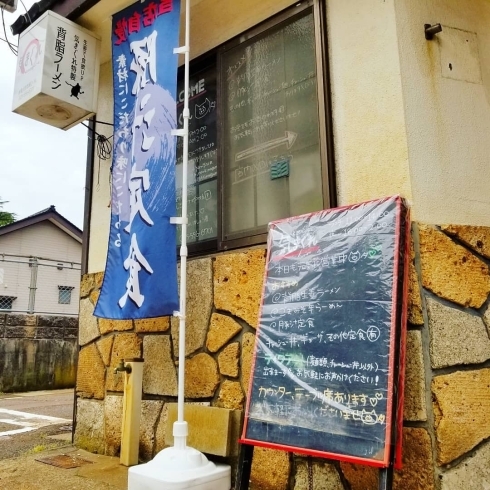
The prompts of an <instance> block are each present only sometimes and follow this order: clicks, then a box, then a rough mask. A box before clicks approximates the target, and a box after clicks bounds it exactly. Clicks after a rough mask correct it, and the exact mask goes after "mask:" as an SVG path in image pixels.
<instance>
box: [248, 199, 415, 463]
mask: <svg viewBox="0 0 490 490" xmlns="http://www.w3.org/2000/svg"><path fill="white" fill-rule="evenodd" d="M406 228H407V210H406V208H405V206H404V204H403V201H402V199H401V198H399V197H391V198H386V199H382V200H377V201H371V202H367V203H363V204H359V205H355V206H350V207H345V208H338V209H331V210H326V211H320V212H317V213H312V214H309V215H303V216H299V217H295V218H289V219H285V220H281V221H276V222H273V223H271V224H270V226H269V243H268V256H267V266H266V278H265V284H264V291H263V297H262V307H261V315H260V323H259V328H258V330H257V341H256V347H255V349H256V350H255V356H254V365H253V371H252V375H251V380H250V386H249V393H248V401H247V409H246V414H245V423H244V429H243V436H242V441H241V442H243V443H248V444H253V445H261V446H265V447H272V448H279V449H286V450H290V451H297V452H304V453H307V454H312V455H319V456H325V457H330V458H334V459H341V460H345V461H351V462H361V463H362V462H364V463H367V464H371V465H374V466H379V467H383V466H387V465H388V464H389V461H390V460H391V457H392V453H391V452H390V451H391V448H390V445H391V444H392V443H393V434H394V432H395V431H394V430H393V427H394V424H396V423H397V421H396V420H395V419H396V418H397V417H396V413H397V412H398V413H399V411H400V406H399V405H397V401H396V398H398V399H399V400H400V401H401V398H402V394H401V393H400V394H399V395H398V396H397V397H395V396H394V390H402V389H403V383H402V382H401V381H402V378H403V372H402V371H400V370H399V369H400V367H403V346H404V333H403V332H404V328H402V325H403V326H404V322H403V317H404V315H405V312H406V301H405V299H404V298H405V295H404V292H403V290H404V287H403V283H404V279H405V277H406V275H405V272H404V270H406V267H405V261H404V260H405V257H406V254H405V249H406V243H407V233H406ZM400 385H401V386H400ZM400 395H401V396H400Z"/></svg>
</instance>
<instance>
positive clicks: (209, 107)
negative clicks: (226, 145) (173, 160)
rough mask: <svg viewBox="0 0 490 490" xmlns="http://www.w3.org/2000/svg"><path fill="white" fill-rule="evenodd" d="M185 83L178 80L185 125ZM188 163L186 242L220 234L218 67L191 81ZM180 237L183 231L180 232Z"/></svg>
mask: <svg viewBox="0 0 490 490" xmlns="http://www.w3.org/2000/svg"><path fill="white" fill-rule="evenodd" d="M183 110H184V87H183V81H181V83H179V98H178V105H177V116H178V126H179V128H182V127H183V124H184V121H183ZM189 111H190V119H189V164H188V165H189V166H188V172H187V180H188V182H187V183H188V186H187V193H188V195H187V211H188V212H187V217H188V220H189V222H188V226H187V242H188V243H190V244H191V243H197V242H202V241H207V240H213V239H216V237H217V213H218V189H217V178H218V171H217V146H216V67H215V66H214V65H212V67H210V68H208V69H205V70H202V71H200V72H198V73H196V74H194V75H193V76H192V77H191V79H190V82H189ZM182 152H183V142H182V138H179V140H178V146H177V172H176V174H177V175H176V179H177V210H178V213H177V214H178V215H180V213H181V209H182ZM178 239H179V241H180V235H179V236H178Z"/></svg>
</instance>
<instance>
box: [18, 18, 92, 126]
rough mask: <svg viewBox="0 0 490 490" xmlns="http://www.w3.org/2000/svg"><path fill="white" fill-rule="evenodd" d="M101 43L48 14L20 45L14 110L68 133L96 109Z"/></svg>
mask: <svg viewBox="0 0 490 490" xmlns="http://www.w3.org/2000/svg"><path fill="white" fill-rule="evenodd" d="M99 47H100V41H99V40H98V39H97V38H96V37H95V35H94V34H92V33H91V32H90V31H87V30H86V29H83V28H82V27H80V26H78V25H77V24H74V23H73V22H71V21H69V20H67V19H65V18H63V17H61V16H59V15H58V14H55V13H54V12H51V11H48V12H46V13H45V14H44V15H42V16H41V17H40V18H39V19H38V20H37V21H36V22H35V23H34V24H32V25H31V26H30V27H29V28H28V29H26V30H25V31H24V32H23V33H22V34H21V35H20V39H19V55H18V62H17V70H16V76H15V87H14V98H13V105H12V110H13V111H14V112H16V113H17V114H21V115H23V116H26V117H29V118H31V119H35V120H37V121H41V122H44V123H47V124H49V125H51V126H55V127H57V128H61V129H68V128H70V127H72V126H73V125H75V124H76V123H78V122H80V121H82V120H84V119H87V118H88V117H90V116H91V115H93V114H94V113H95V111H96V108H97V89H98V81H99Z"/></svg>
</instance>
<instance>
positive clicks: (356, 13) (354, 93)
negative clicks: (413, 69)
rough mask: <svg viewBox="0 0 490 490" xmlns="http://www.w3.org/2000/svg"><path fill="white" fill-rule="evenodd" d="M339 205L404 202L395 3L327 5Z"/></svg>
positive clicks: (338, 1) (373, 0)
mask: <svg viewBox="0 0 490 490" xmlns="http://www.w3.org/2000/svg"><path fill="white" fill-rule="evenodd" d="M327 21H328V43H329V58H330V60H329V61H330V73H331V90H332V104H333V129H334V146H335V160H336V162H335V164H336V171H337V172H336V173H337V184H338V185H337V188H338V202H339V204H341V205H344V204H350V203H355V202H360V201H364V200H367V199H372V198H378V197H382V196H388V195H393V194H400V195H402V196H403V197H405V198H407V199H410V198H411V190H410V179H409V169H408V152H407V141H406V132H405V116H404V108H403V97H402V85H401V80H400V64H399V56H398V48H397V32H396V23H395V9H394V1H393V0H386V1H385V2H380V1H378V0H364V1H362V2H359V1H358V0H331V1H329V2H327Z"/></svg>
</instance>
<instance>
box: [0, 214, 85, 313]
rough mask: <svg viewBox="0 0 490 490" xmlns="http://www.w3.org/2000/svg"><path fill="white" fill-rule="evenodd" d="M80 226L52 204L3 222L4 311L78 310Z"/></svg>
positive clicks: (0, 274) (0, 278)
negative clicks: (11, 220)
mask: <svg viewBox="0 0 490 490" xmlns="http://www.w3.org/2000/svg"><path fill="white" fill-rule="evenodd" d="M81 257H82V231H81V230H80V229H78V228H77V227H76V226H75V225H74V224H73V223H71V222H70V221H68V220H67V219H66V218H64V217H63V216H61V214H59V213H58V212H57V211H56V209H55V207H54V206H51V207H49V208H48V209H44V210H43V211H40V212H39V213H36V214H33V215H32V216H28V217H27V218H24V219H21V220H19V221H16V222H14V223H12V224H10V225H6V226H2V227H0V312H5V313H9V312H10V313H28V314H35V313H36V314H47V315H78V308H79V301H78V300H79V294H80V262H81Z"/></svg>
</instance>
